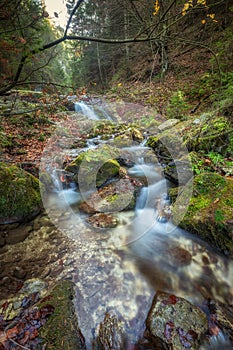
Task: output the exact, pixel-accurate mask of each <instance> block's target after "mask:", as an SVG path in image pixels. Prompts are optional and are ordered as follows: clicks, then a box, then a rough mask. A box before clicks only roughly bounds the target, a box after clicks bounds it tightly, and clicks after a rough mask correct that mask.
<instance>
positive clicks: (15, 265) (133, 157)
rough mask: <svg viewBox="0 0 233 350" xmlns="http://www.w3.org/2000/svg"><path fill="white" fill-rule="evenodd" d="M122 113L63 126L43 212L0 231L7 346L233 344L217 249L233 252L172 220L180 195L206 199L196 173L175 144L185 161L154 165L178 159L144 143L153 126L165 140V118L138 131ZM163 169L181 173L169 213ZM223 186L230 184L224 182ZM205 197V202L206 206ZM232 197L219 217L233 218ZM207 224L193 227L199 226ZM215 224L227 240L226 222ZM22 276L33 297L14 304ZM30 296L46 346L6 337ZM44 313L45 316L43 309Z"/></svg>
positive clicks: (55, 140) (225, 272)
mask: <svg viewBox="0 0 233 350" xmlns="http://www.w3.org/2000/svg"><path fill="white" fill-rule="evenodd" d="M123 114H124V113H123ZM134 114H135V111H134ZM124 116H125V117H124V120H122V121H121V123H120V124H119V123H116V122H112V121H109V120H108V121H106V120H104V121H103V120H102V121H99V120H97V121H96V120H94V119H92V120H90V118H89V119H88V118H86V117H85V116H84V115H82V114H77V113H76V114H71V115H70V117H69V118H67V120H66V124H60V125H58V128H57V130H56V132H55V134H54V135H53V137H52V138H51V140H50V142H49V143H48V145H47V147H46V149H45V151H44V157H43V159H42V162H41V169H40V170H41V171H40V180H41V183H42V185H41V194H42V199H43V206H44V208H45V209H46V213H45V212H44V213H43V214H42V215H40V216H38V217H37V218H36V219H35V220H33V221H30V222H29V223H25V224H23V225H22V224H18V223H15V224H14V223H12V224H8V226H5V225H4V226H2V230H1V246H2V247H1V248H0V249H1V276H0V277H1V293H2V294H1V299H2V305H1V307H2V309H1V313H2V319H1V320H2V325H1V332H2V333H0V334H1V338H0V339H1V344H2V345H1V346H3V349H4V346H5V348H7V346H8V347H9V348H10V349H11V348H17V346H18V348H20V342H21V345H22V346H25V347H27V344H28V345H29V348H30V346H31V348H36V347H37V348H38V349H39V348H41V349H47V348H48V349H58V348H63V349H70V348H77V349H84V348H87V349H177V350H178V349H185V348H191V349H200V348H201V349H207V348H209V349H214V348H216V349H218V348H220V347H224V348H226V349H227V347H229V348H231V346H232V343H231V340H232V307H231V305H232V285H231V281H232V272H233V269H232V267H233V266H232V261H231V260H230V259H229V258H227V257H226V256H224V255H223V254H222V252H224V253H225V254H226V255H228V256H229V255H231V252H232V247H231V245H229V246H227V250H226V251H224V248H223V247H225V245H224V244H222V245H218V244H216V242H217V241H215V242H214V245H212V246H211V245H208V243H205V242H204V241H202V240H200V238H198V237H195V236H193V235H191V234H190V233H188V232H187V231H183V230H182V229H180V228H179V227H177V226H174V224H173V221H174V215H175V214H173V213H175V210H177V208H178V209H179V210H178V212H179V213H182V215H181V217H179V216H176V217H178V219H179V222H180V223H181V224H182V222H184V223H185V222H186V221H185V218H186V216H185V215H186V211H183V207H184V206H186V207H187V205H188V204H187V199H188V200H191V201H192V200H193V194H194V198H196V197H197V196H198V195H200V194H201V195H202V198H203V192H201V190H202V188H200V183H201V181H202V184H203V180H199V181H197V186H199V187H197V192H195V191H196V189H195V187H194V191H193V187H192V191H191V192H190V186H188V187H186V186H185V185H186V183H187V182H189V184H190V183H191V182H190V180H192V174H191V172H190V163H189V162H187V158H185V156H186V154H184V151H185V149H184V148H182V147H179V150H176V152H175V153H176V155H177V154H179V153H181V154H180V158H182V159H181V163H180V164H181V166H179V165H178V166H177V167H176V169H177V170H176V171H175V172H174V171H173V168H172V171H170V169H169V168H168V167H167V166H168V165H169V160H168V161H166V162H165V161H163V162H162V161H161V159H162V158H163V159H168V158H169V157H170V156H171V155H173V156H174V150H175V149H176V147H177V148H178V146H177V143H172V144H171V143H170V141H168V140H165V141H162V142H161V140H160V141H158V140H157V139H156V140H155V139H152V138H150V139H149V141H148V142H149V143H150V146H151V147H152V148H153V151H151V149H150V148H148V147H145V142H146V138H147V136H148V134H149V133H150V132H152V129H153V132H155V131H156V132H159V133H161V132H164V130H165V131H166V130H167V126H166V125H163V127H162V128H160V129H158V128H159V126H160V125H161V121H156V126H155V125H154V124H153V126H151V127H149V128H142V127H139V126H138V125H134V124H132V123H129V121H128V120H125V119H129V114H127V113H125V114H124ZM134 116H135V115H134ZM92 118H93V114H92ZM115 119H116V116H115ZM176 124H177V123H175V124H174V125H176ZM170 127H171V125H170V126H169V128H170ZM159 130H160V131H159ZM181 130H183V129H182V128H181ZM176 142H177V141H176ZM151 143H153V144H151ZM164 146H166V150H167V151H168V153H169V154H170V155H169V154H168V153H167V154H165V153H166V152H165V149H164ZM161 152H162V153H161ZM159 156H160V158H159ZM173 158H175V157H173ZM169 166H171V164H170V165H169ZM164 169H165V171H164ZM184 169H185V176H183V174H184ZM168 171H169V176H168V177H169V178H170V179H171V177H174V174H175V175H176V176H177V174H178V178H180V180H182V183H181V186H179V187H178V189H177V188H175V189H173V192H172V193H171V195H170V197H171V198H172V200H173V201H174V203H175V205H173V206H171V203H170V202H169V199H168V193H169V191H170V190H169V189H170V186H171V187H174V186H173V185H171V184H170V183H168V182H167V180H166V179H165V177H164V173H166V172H168ZM190 175H191V176H190ZM208 179H210V177H208ZM209 181H211V179H210V180H209ZM224 181H226V186H228V181H231V179H229V180H228V179H227V180H224ZM96 183H97V188H96ZM193 183H194V186H196V183H195V181H194V182H192V186H193ZM204 187H206V186H204ZM227 188H228V190H227V191H225V190H224V184H223V182H221V189H220V188H219V189H220V190H221V191H222V194H223V195H224V193H226V192H227V194H228V193H229V191H230V188H231V186H229V187H227ZM54 189H55V191H54ZM90 190H91V191H90ZM205 190H206V188H205ZM224 191H225V192H224ZM177 195H178V198H179V200H178V201H177V202H176V196H177ZM205 196H207V197H208V196H209V194H207V193H206V192H205V193H204V197H205ZM207 197H206V198H203V201H204V204H205V205H207V204H208V203H211V198H209V197H208V198H207ZM227 198H228V197H227ZM227 198H226V200H225V202H224V210H225V211H224V213H225V212H226V213H229V208H230V202H229V200H228V199H227ZM214 201H216V203H215V205H219V202H220V203H221V200H220V199H219V200H217V198H215V199H214ZM202 208H204V206H203V205H202ZM222 208H223V206H221V210H222ZM215 209H216V210H219V208H215ZM212 210H213V209H212ZM205 212H206V211H205ZM217 212H218V211H217ZM188 213H189V212H188ZM23 215H24V214H23ZM189 215H190V213H189ZM194 215H196V216H197V211H195V212H194ZM227 215H228V214H227ZM202 219H203V216H202V217H201V219H200V220H199V221H198V218H197V219H196V220H197V221H198V225H200V222H201V220H202ZM191 220H192V218H191ZM205 220H206V219H205ZM224 220H225V221H224ZM220 221H221V224H222V225H225V223H226V227H228V228H226V230H227V234H228V235H229V234H230V231H229V229H230V222H229V221H230V214H229V216H226V214H224V219H222V218H221V220H220ZM191 222H193V221H191ZM211 222H212V225H211V226H208V225H207V226H205V227H206V230H205V232H206V234H208V229H209V228H208V227H211V230H210V232H213V229H215V228H216V223H215V222H213V221H211ZM217 224H219V220H217ZM186 225H187V229H189V227H190V226H189V225H188V224H186ZM227 225H228V226H227ZM224 232H225V231H224V230H223V231H221V235H222V237H223V233H224ZM201 236H203V235H201ZM209 237H210V236H209ZM207 241H208V239H207ZM209 242H211V239H210V240H209ZM216 248H217V249H218V250H216ZM28 280H29V281H31V282H29V285H30V283H31V285H32V286H33V285H34V283H35V280H36V281H40V283H39V290H38V289H36V290H34V289H31V290H30V288H29V289H27V291H26V295H25V294H23V295H21V296H20V291H22V290H24V289H22V288H24V286H25V281H28ZM57 281H61V282H60V283H59V286H58V287H57V288H58V290H59V293H58V294H56V293H57V292H56V291H57V289H56V284H57ZM36 284H37V285H38V283H36ZM54 286H55V295H57V297H56V298H55V299H56V300H64V303H63V301H62V302H61V303H56V302H55V301H54V297H53V295H54ZM61 286H64V289H63V287H61ZM71 290H73V292H72V291H71ZM35 293H39V295H38V296H37V297H36V298H35V300H34V301H32V302H31V304H30V303H29V304H30V308H32V307H36V308H37V310H40V313H39V314H40V317H42V316H41V315H43V317H44V319H46V323H44V324H43V326H41V327H38V328H40V332H41V333H39V332H38V337H40V338H41V339H43V341H42V342H41V343H40V344H39V343H38V342H37V343H35V344H34V343H32V345H30V344H31V343H30V341H29V340H25V339H26V338H25V332H21V333H20V334H21V335H19V334H16V335H14V333H10V332H9V331H8V330H9V329H12V328H13V327H14V326H15V323H14V321H12V322H13V323H5V324H4V322H6V318H7V319H8V320H11V319H12V320H14V317H18V316H16V315H19V314H20V313H21V315H23V317H24V316H25V313H26V310H27V307H25V306H23V305H22V300H23V298H25V297H27V298H29V299H30V300H31V299H32V297H31V295H32V294H35ZM60 293H61V294H60ZM10 297H12V298H13V299H10ZM22 297H23V298H22ZM14 298H16V299H14ZM17 298H18V301H17ZM71 298H73V302H72V303H70V300H71ZM41 300H42V303H41V304H40V302H41ZM44 302H45V304H44ZM24 304H25V301H24ZM46 305H47V306H48V305H50V308H47V309H46V311H45V309H43V307H44V306H46ZM62 305H63V306H62ZM64 305H65V306H64ZM60 306H61V309H62V307H63V309H62V310H63V311H61V310H60ZM22 309H23V311H22ZM41 309H42V311H43V312H42V311H41ZM59 310H60V311H59ZM64 310H69V313H68V314H65V313H64ZM74 311H75V314H76V316H74ZM49 313H51V315H50V314H49ZM29 315H31V313H30V312H29ZM69 315H70V316H69ZM27 317H29V316H27ZM31 317H32V316H30V317H29V320H31ZM70 318H72V320H73V321H72V322H70V321H69V320H70ZM47 319H48V320H47ZM7 322H8V321H7ZM17 322H19V321H17ZM17 322H16V323H17ZM9 324H10V326H9ZM26 324H27V323H26ZM30 324H31V323H30ZM46 325H47V326H46ZM67 325H68V326H67ZM64 326H67V327H66V328H65V329H66V330H65V331H64ZM47 327H48V328H47ZM49 329H50V330H49ZM51 329H52V332H51ZM74 329H75V331H74ZM16 333H17V332H16ZM18 333H19V332H18ZM31 333H33V332H31ZM10 334H11V335H10ZM33 334H35V332H34V333H33ZM67 334H70V335H69V336H67ZM9 338H12V339H13V341H14V340H15V342H16V343H18V344H19V345H17V344H16V343H14V342H13V341H11V340H9ZM35 338H36V337H35ZM28 339H29V338H28ZM33 339H34V338H33ZM33 339H31V340H33ZM33 346H34V347H33Z"/></svg>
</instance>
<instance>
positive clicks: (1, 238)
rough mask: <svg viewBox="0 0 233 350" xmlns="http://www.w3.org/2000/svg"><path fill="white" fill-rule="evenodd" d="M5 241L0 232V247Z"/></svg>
mask: <svg viewBox="0 0 233 350" xmlns="http://www.w3.org/2000/svg"><path fill="white" fill-rule="evenodd" d="M5 243H6V240H5V237H4V236H3V235H2V234H1V232H0V248H1V247H4V245H5Z"/></svg>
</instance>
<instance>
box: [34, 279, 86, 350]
mask: <svg viewBox="0 0 233 350" xmlns="http://www.w3.org/2000/svg"><path fill="white" fill-rule="evenodd" d="M73 295H74V292H73V283H72V282H70V281H60V282H58V283H57V285H56V286H55V287H54V288H53V289H52V290H51V291H50V292H49V294H48V296H47V298H45V300H44V301H43V299H42V302H40V303H39V305H38V306H39V307H40V308H41V307H43V306H46V305H47V304H50V305H52V306H53V307H54V313H53V314H52V315H51V316H50V318H49V320H48V321H47V323H46V324H45V326H43V327H42V328H41V330H40V332H39V336H40V337H41V338H42V339H43V342H44V343H46V345H47V346H46V349H48V350H58V349H62V350H74V349H76V350H82V349H85V344H84V342H83V337H82V334H81V332H80V330H79V328H78V322H77V318H76V316H75V312H74V306H73V302H72V299H73Z"/></svg>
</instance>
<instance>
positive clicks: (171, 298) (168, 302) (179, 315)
mask: <svg viewBox="0 0 233 350" xmlns="http://www.w3.org/2000/svg"><path fill="white" fill-rule="evenodd" d="M146 325H147V330H148V333H149V336H148V338H150V336H151V337H153V338H155V339H156V338H157V339H158V341H159V340H160V341H162V342H163V344H164V345H165V346H166V347H165V348H166V349H168V348H169V349H173V350H180V349H184V348H191V349H193V350H195V349H199V347H200V342H201V340H202V338H203V336H204V335H205V333H206V332H207V330H208V322H207V316H206V315H205V313H204V312H203V311H202V310H201V309H199V308H198V307H196V306H194V305H192V304H191V303H190V302H188V301H187V300H185V299H183V298H180V297H177V296H175V295H171V294H168V293H165V292H157V294H156V295H155V298H154V300H153V303H152V306H151V309H150V311H149V314H148V317H147V320H146Z"/></svg>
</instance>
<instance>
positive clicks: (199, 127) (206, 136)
mask: <svg viewBox="0 0 233 350" xmlns="http://www.w3.org/2000/svg"><path fill="white" fill-rule="evenodd" d="M182 136H183V139H184V142H185V145H186V146H187V148H188V150H189V151H204V152H208V151H210V150H211V151H214V152H218V153H220V154H222V155H223V156H231V155H232V150H233V127H232V124H231V122H230V120H229V119H228V118H226V117H224V116H219V115H212V114H203V115H201V116H200V117H199V118H195V119H194V120H192V122H191V123H190V125H189V126H188V128H186V129H184V130H183V131H182Z"/></svg>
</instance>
